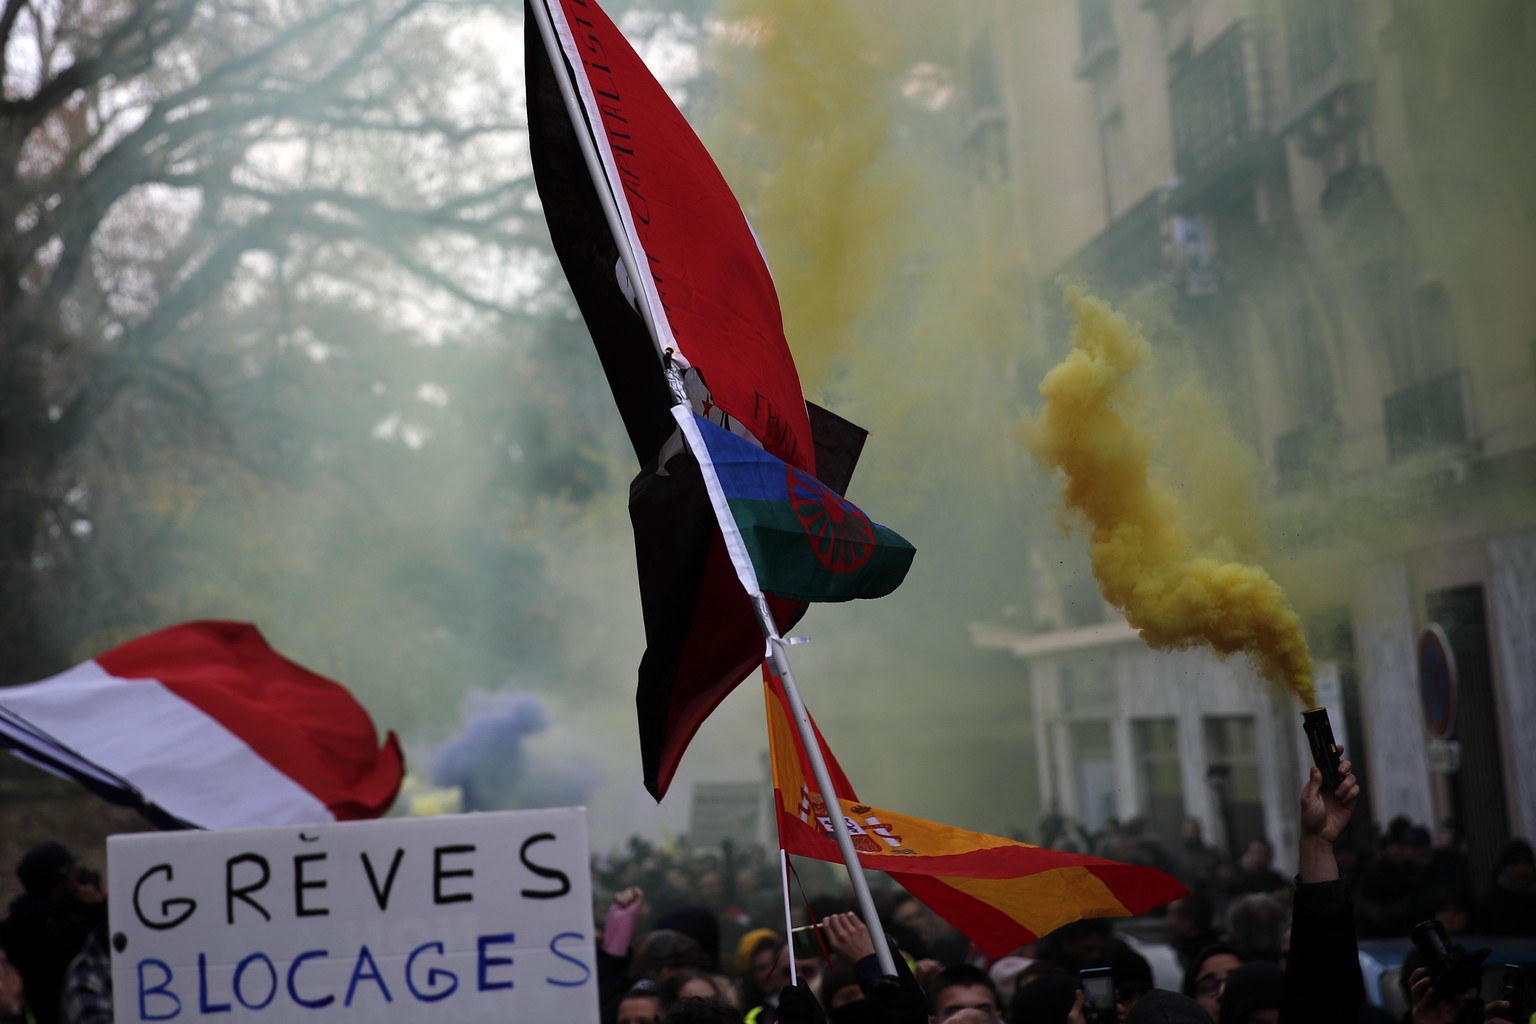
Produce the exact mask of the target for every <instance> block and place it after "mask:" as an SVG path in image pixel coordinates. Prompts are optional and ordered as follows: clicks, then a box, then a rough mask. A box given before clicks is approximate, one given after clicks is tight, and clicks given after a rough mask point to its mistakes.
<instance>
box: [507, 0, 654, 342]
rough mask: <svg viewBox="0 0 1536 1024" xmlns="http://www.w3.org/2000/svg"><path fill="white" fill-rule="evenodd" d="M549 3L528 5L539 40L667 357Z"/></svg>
mask: <svg viewBox="0 0 1536 1024" xmlns="http://www.w3.org/2000/svg"><path fill="white" fill-rule="evenodd" d="M550 2H554V3H558V2H559V0H532V2H531V3H530V4H529V6H530V7H531V8H532V9H533V20H534V21H537V22H538V23H539V37H540V38H541V39H543V41H544V52H545V53H546V54H548V55H549V63H550V69H551V70H552V71H553V72H554V76H555V82H556V84H558V85H559V86H560V98H561V99H563V100H564V101H565V112H566V114H567V115H568V116H569V117H570V119H571V130H572V131H574V132H575V133H576V141H577V143H578V144H579V145H580V146H581V156H582V159H583V160H585V161H586V164H587V176H588V177H590V178H591V179H592V187H593V188H594V189H595V190H596V192H597V199H598V202H599V204H600V205H601V206H602V208H603V218H604V219H605V220H607V221H608V231H609V233H610V234H611V235H613V244H614V245H615V247H617V248H618V250H619V259H620V260H622V261H623V262H624V272H625V273H626V274H628V275H629V285H630V287H631V288H633V289H634V292H635V307H636V308H637V309H638V310H639V311H640V318H641V319H642V320H644V321H645V329H646V331H648V332H649V333H650V335H651V344H652V345H654V346H656V354H657V355H658V356H661V355H665V349H666V347H665V346H664V345H663V344H662V341H661V333H660V332H659V330H658V329H657V327H656V311H655V310H653V309H652V308H651V304H650V303H649V302H647V301H646V292H645V287H644V284H643V281H644V279H643V278H641V276H640V267H639V266H637V265H636V263H635V254H634V252H633V251H632V250H631V249H630V247H629V232H628V231H627V230H626V229H625V227H624V218H623V215H622V214H620V212H619V206H618V201H617V200H616V199H615V198H614V195H613V191H612V189H611V187H610V186H609V183H608V174H607V172H606V171H605V170H604V169H603V161H602V158H601V157H600V156H598V153H597V144H596V143H595V142H594V141H593V139H592V135H591V132H590V131H589V130H588V127H589V122H588V121H587V113H586V110H585V108H584V107H583V106H582V104H581V99H580V97H578V96H577V95H576V86H575V84H574V83H573V82H572V81H571V77H570V76H569V75H567V74H566V73H565V50H564V49H563V48H562V47H561V46H560V37H559V34H558V33H557V32H556V31H555V24H554V21H553V20H552V19H551V17H550V13H549V7H548V6H547V4H548V3H550Z"/></svg>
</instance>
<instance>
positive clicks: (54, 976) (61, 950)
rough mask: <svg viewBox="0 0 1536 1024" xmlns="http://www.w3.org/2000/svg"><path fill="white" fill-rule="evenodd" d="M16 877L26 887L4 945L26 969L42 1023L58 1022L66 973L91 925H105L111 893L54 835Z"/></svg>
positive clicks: (3, 931) (1, 939)
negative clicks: (81, 870)
mask: <svg viewBox="0 0 1536 1024" xmlns="http://www.w3.org/2000/svg"><path fill="white" fill-rule="evenodd" d="M16 878H17V879H18V880H19V881H20V882H21V887H22V890H23V891H22V894H21V895H20V896H17V897H16V898H15V899H14V900H12V901H11V907H10V913H9V915H8V916H7V917H6V919H5V920H4V921H3V922H0V949H4V951H5V954H6V956H7V957H8V958H9V959H10V961H11V963H12V964H13V965H14V966H15V968H16V970H17V972H18V973H20V975H21V980H22V983H23V985H24V986H25V990H26V993H27V1006H28V1008H29V1009H30V1010H31V1011H32V1014H33V1016H35V1017H36V1018H37V1024H58V1021H59V995H60V993H61V992H62V990H63V988H64V974H65V972H66V971H67V970H68V969H69V963H70V961H71V960H73V959H74V958H75V956H76V954H78V953H79V952H80V950H81V948H82V947H83V946H84V945H85V940H86V937H87V936H89V935H90V934H91V930H92V929H93V928H95V927H97V926H98V925H101V926H103V927H104V926H105V923H106V895H105V894H104V893H103V892H102V891H101V888H100V886H99V885H98V884H96V883H95V882H94V881H92V880H91V879H89V878H87V877H82V876H81V874H80V873H79V871H78V869H77V866H76V863H75V855H74V854H72V853H70V852H69V850H68V849H66V848H65V847H64V846H63V844H61V843H57V842H55V841H53V840H51V839H50V840H47V841H45V842H41V843H38V844H37V845H36V846H34V847H32V848H31V849H30V850H28V851H27V852H26V853H25V854H24V855H23V856H22V858H21V860H20V862H19V863H18V864H17V865H16Z"/></svg>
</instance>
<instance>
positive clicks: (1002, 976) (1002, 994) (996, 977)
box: [987, 956, 1034, 1006]
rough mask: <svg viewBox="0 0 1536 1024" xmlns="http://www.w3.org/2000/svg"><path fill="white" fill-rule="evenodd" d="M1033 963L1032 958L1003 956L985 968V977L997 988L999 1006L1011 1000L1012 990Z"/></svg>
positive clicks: (1017, 985) (1016, 986)
mask: <svg viewBox="0 0 1536 1024" xmlns="http://www.w3.org/2000/svg"><path fill="white" fill-rule="evenodd" d="M1033 963H1034V960H1033V958H1031V957H1027V956H1005V957H1001V958H999V959H998V960H996V961H995V962H994V963H993V964H992V966H991V967H989V968H987V977H989V978H991V979H992V984H994V985H996V986H997V1000H998V1004H999V1005H1001V1006H1006V1005H1007V1004H1008V1000H1010V999H1012V998H1013V993H1014V990H1015V989H1017V988H1018V987H1019V979H1020V978H1021V977H1023V975H1024V972H1025V971H1027V970H1029V968H1030V965H1031V964H1033Z"/></svg>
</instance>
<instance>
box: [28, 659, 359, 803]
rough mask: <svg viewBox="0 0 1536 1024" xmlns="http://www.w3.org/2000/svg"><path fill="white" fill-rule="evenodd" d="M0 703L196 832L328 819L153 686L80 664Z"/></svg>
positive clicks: (247, 752)
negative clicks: (186, 823)
mask: <svg viewBox="0 0 1536 1024" xmlns="http://www.w3.org/2000/svg"><path fill="white" fill-rule="evenodd" d="M0 704H3V705H4V706H5V707H6V708H7V709H8V710H9V711H11V712H12V713H13V714H14V715H16V716H17V717H19V718H21V719H22V720H23V721H24V722H26V723H27V724H29V725H31V726H32V727H33V729H35V730H37V731H40V732H42V733H44V734H45V735H46V736H48V737H49V738H51V739H52V740H53V741H54V742H55V743H56V744H58V745H59V746H61V747H63V748H65V749H66V750H68V751H70V752H71V753H72V754H73V755H74V757H75V758H77V759H79V760H81V761H85V762H86V763H88V764H95V765H99V766H100V767H101V768H102V769H104V770H106V771H107V772H110V773H112V774H114V775H118V776H121V777H122V778H124V779H126V780H127V781H128V782H130V783H132V784H133V785H134V786H135V787H136V788H137V789H138V790H139V791H140V792H141V793H143V794H144V796H145V798H146V799H148V800H150V801H152V802H154V803H155V804H157V805H159V806H160V807H162V808H164V809H165V810H166V811H167V812H168V813H170V814H173V815H175V816H176V817H178V818H180V819H182V820H183V821H187V822H191V823H193V824H196V825H200V826H202V827H203V828H233V827H250V826H251V825H253V824H257V823H260V824H267V825H301V824H311V823H315V822H324V821H334V820H335V815H333V814H332V813H331V811H330V808H328V807H326V806H325V804H323V803H321V802H320V800H319V799H318V798H317V797H315V795H314V794H312V793H310V792H309V790H307V789H305V788H304V787H303V786H301V785H299V784H298V783H297V782H295V781H294V780H293V779H291V778H289V777H288V776H287V775H285V774H283V773H282V772H280V771H278V770H277V769H276V768H275V767H273V766H272V765H271V764H270V763H269V762H267V761H266V760H264V759H263V758H262V757H261V756H260V755H258V754H257V753H256V752H255V751H254V750H252V749H251V748H250V747H249V746H247V745H246V744H245V743H244V742H243V741H242V740H241V739H240V738H239V737H238V736H236V735H235V734H234V733H232V732H230V731H229V730H228V729H226V728H225V727H224V725H223V724H222V723H220V722H219V720H218V719H216V718H213V717H212V716H210V715H208V714H206V713H205V712H203V711H202V710H201V709H199V708H197V707H195V706H194V705H192V704H189V703H188V702H186V701H184V700H182V699H181V698H180V697H178V696H176V695H175V694H174V693H172V692H171V691H169V690H167V689H166V688H165V687H163V686H161V685H160V684H159V683H158V682H155V681H153V680H147V679H136V680H133V681H131V682H128V681H125V680H122V679H119V678H117V677H116V676H112V675H109V674H107V672H106V670H105V669H103V668H102V667H101V666H100V665H98V664H97V663H96V662H94V661H87V662H84V663H83V664H80V665H76V666H75V667H74V668H72V669H69V670H68V671H65V672H61V673H59V674H58V675H56V676H53V677H51V678H49V679H44V680H42V681H40V682H36V683H28V684H25V685H23V686H12V687H7V688H6V689H4V690H0ZM82 751H88V752H89V757H86V756H85V755H84V754H82V753H80V752H82Z"/></svg>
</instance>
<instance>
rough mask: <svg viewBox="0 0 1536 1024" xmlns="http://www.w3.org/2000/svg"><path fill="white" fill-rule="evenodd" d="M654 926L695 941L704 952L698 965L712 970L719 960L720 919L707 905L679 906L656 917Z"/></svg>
mask: <svg viewBox="0 0 1536 1024" xmlns="http://www.w3.org/2000/svg"><path fill="white" fill-rule="evenodd" d="M656 927H657V928H658V929H665V930H668V931H674V932H682V933H683V934H684V935H686V936H688V937H689V938H690V939H692V940H693V941H694V942H697V943H698V944H699V949H700V950H702V951H703V953H704V960H703V962H702V963H701V964H700V965H699V966H701V967H704V968H706V969H707V970H711V971H712V970H714V969H715V964H717V963H719V962H720V921H719V919H717V918H716V917H715V912H714V911H713V910H710V909H709V908H708V907H679V908H678V909H676V910H673V911H670V912H668V913H665V914H662V915H661V916H660V917H658V918H657V919H656Z"/></svg>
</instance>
